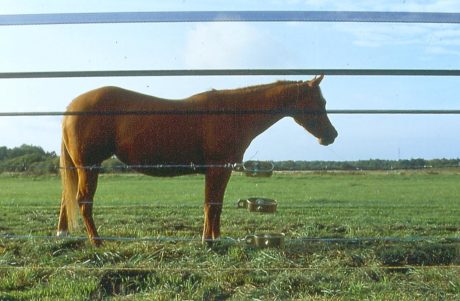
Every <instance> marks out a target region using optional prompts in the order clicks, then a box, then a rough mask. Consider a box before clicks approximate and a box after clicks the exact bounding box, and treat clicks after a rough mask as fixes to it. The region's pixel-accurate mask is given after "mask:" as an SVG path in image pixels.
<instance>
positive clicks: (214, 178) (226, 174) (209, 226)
mask: <svg viewBox="0 0 460 301" xmlns="http://www.w3.org/2000/svg"><path fill="white" fill-rule="evenodd" d="M230 175H231V170H228V169H224V168H219V167H217V168H210V169H209V170H208V171H207V172H206V189H205V204H204V227H203V243H204V242H207V243H208V245H209V244H212V241H213V240H216V239H219V238H220V214H221V212H222V205H223V200H224V194H225V188H226V187H227V183H228V180H229V179H230Z"/></svg>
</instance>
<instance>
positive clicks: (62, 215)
mask: <svg viewBox="0 0 460 301" xmlns="http://www.w3.org/2000/svg"><path fill="white" fill-rule="evenodd" d="M68 234H69V225H68V223H67V209H66V207H65V202H64V198H63V199H62V201H61V209H60V212H59V223H58V231H57V236H58V237H64V236H67V235H68Z"/></svg>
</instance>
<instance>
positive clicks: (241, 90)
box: [192, 80, 299, 98]
mask: <svg viewBox="0 0 460 301" xmlns="http://www.w3.org/2000/svg"><path fill="white" fill-rule="evenodd" d="M296 83H299V81H289V80H279V81H276V82H273V83H269V84H260V85H253V86H248V87H241V88H233V89H219V90H218V89H212V90H209V91H206V92H202V93H198V94H196V95H194V96H192V98H193V97H197V96H205V95H209V94H212V95H216V94H217V95H222V94H224V95H235V94H249V93H252V92H259V91H261V90H265V89H268V88H272V87H275V86H280V85H289V84H296Z"/></svg>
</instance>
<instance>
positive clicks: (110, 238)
mask: <svg viewBox="0 0 460 301" xmlns="http://www.w3.org/2000/svg"><path fill="white" fill-rule="evenodd" d="M248 235H249V236H251V235H253V234H248ZM255 235H258V234H257V233H256V234H255ZM0 239H15V240H33V239H36V240H77V241H81V240H87V239H88V237H85V236H66V237H57V236H52V235H31V234H29V235H17V234H8V233H5V234H0ZM94 239H95V240H102V241H122V242H123V241H125V242H201V241H202V239H201V238H198V237H197V238H193V237H170V236H158V237H121V236H101V237H96V238H94ZM208 241H212V242H224V243H235V244H237V243H243V244H246V242H245V241H246V239H245V237H243V238H232V237H223V238H219V239H217V240H212V239H209V240H208ZM285 241H286V242H288V243H289V242H297V243H298V242H310V243H314V242H317V243H351V244H353V243H376V242H387V243H389V242H393V243H411V242H451V243H457V242H460V237H458V236H457V237H456V236H454V237H442V238H441V237H423V236H411V237H356V238H343V237H340V238H334V237H332V238H326V237H297V238H288V239H285Z"/></svg>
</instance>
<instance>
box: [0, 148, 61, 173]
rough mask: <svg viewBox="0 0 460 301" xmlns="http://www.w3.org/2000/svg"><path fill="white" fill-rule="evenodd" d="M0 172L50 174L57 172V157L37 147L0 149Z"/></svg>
mask: <svg viewBox="0 0 460 301" xmlns="http://www.w3.org/2000/svg"><path fill="white" fill-rule="evenodd" d="M0 172H14V173H31V174H50V173H54V174H55V173H58V172H59V157H58V156H57V155H56V153H55V152H45V151H44V150H43V149H42V148H41V147H39V146H33V145H26V144H23V145H21V146H19V147H15V148H11V149H10V148H7V147H5V146H1V147H0Z"/></svg>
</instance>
